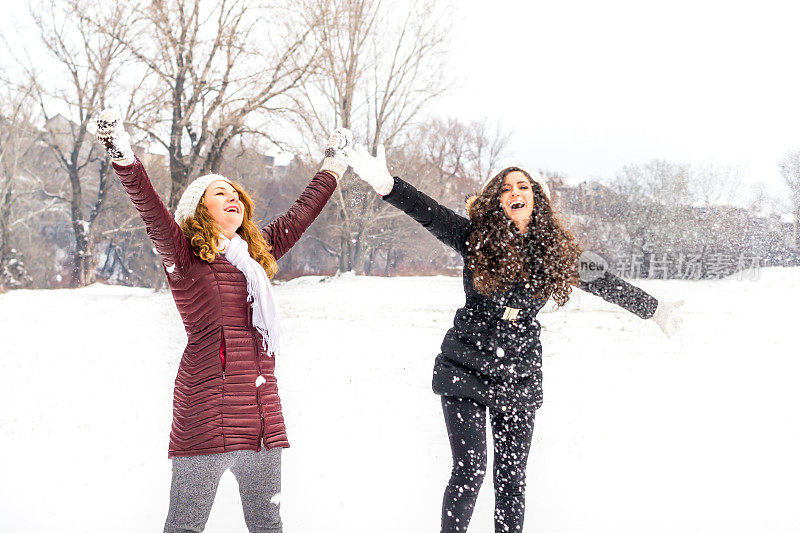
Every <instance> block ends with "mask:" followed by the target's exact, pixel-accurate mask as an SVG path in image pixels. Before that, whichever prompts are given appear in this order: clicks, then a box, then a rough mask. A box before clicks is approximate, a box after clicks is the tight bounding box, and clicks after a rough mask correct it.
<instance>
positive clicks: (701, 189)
mask: <svg viewBox="0 0 800 533" xmlns="http://www.w3.org/2000/svg"><path fill="white" fill-rule="evenodd" d="M742 177H743V173H742V169H741V168H740V167H735V166H720V165H713V164H711V163H707V164H701V165H695V166H694V167H693V168H692V169H691V178H690V181H691V187H690V190H691V192H692V194H693V195H694V197H695V200H696V201H698V202H700V203H701V204H702V205H703V206H705V207H708V206H711V205H714V204H721V203H722V204H730V203H731V202H733V201H734V200H735V199H736V197H737V195H738V194H739V189H740V188H741V185H742Z"/></svg>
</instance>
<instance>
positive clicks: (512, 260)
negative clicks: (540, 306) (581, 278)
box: [467, 167, 581, 306]
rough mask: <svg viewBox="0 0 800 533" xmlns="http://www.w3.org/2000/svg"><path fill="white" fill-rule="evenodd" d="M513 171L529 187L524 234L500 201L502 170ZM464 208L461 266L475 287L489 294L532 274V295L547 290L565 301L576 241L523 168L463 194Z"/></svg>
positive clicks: (573, 275)
mask: <svg viewBox="0 0 800 533" xmlns="http://www.w3.org/2000/svg"><path fill="white" fill-rule="evenodd" d="M514 171H518V172H522V173H523V174H524V175H525V177H526V178H527V179H528V181H529V182H530V184H531V190H532V192H533V200H534V204H533V215H532V217H531V221H530V223H529V224H528V229H527V232H526V234H525V235H523V234H521V233H520V232H519V230H518V229H517V227H516V226H515V225H514V223H513V222H512V221H511V219H510V218H508V216H506V214H505V212H504V211H503V207H502V206H501V203H500V193H501V192H502V189H503V185H504V184H505V179H506V176H508V175H509V174H510V173H511V172H514ZM467 212H468V214H469V219H470V220H471V221H472V231H471V232H470V235H469V246H470V251H471V253H470V254H469V256H468V258H467V267H468V268H469V269H470V270H471V271H472V276H473V283H474V285H475V288H476V289H477V290H478V291H479V292H480V293H482V294H484V295H486V296H489V295H491V294H492V293H495V292H499V291H504V290H507V289H508V288H510V287H511V285H513V284H514V283H518V282H520V281H525V280H532V281H533V286H534V291H535V296H536V297H537V298H541V299H547V298H550V297H551V296H552V297H553V299H554V300H555V301H556V303H557V304H558V305H559V306H561V305H564V304H565V303H567V300H569V295H570V292H572V286H573V285H575V284H577V283H578V256H579V255H580V254H581V247H580V245H579V244H578V242H577V241H576V240H575V237H573V236H572V234H571V233H570V232H569V231H568V230H567V229H566V228H564V226H563V225H562V224H561V222H560V221H559V220H558V218H557V216H556V214H555V212H554V210H553V207H552V206H551V204H550V201H549V200H548V199H547V197H546V196H545V194H544V192H543V191H542V188H541V187H540V186H539V184H538V183H536V181H535V180H533V179H531V176H530V174H528V172H527V171H525V170H524V169H522V168H519V167H508V168H506V169H503V170H501V171H500V172H499V173H498V174H497V175H496V176H495V177H493V178H492V179H491V180H490V181H489V183H487V184H486V186H485V187H484V188H483V191H481V193H480V194H478V195H475V196H472V197H471V198H469V199H468V200H467ZM526 240H527V242H526Z"/></svg>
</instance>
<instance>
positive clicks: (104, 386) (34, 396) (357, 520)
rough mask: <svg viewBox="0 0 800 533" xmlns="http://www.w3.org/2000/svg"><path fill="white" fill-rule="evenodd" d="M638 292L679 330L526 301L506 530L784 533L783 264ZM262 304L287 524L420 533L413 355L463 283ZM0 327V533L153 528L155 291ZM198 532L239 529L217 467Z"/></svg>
mask: <svg viewBox="0 0 800 533" xmlns="http://www.w3.org/2000/svg"><path fill="white" fill-rule="evenodd" d="M639 285H640V286H641V287H643V288H645V289H646V290H647V291H649V292H650V293H651V294H653V295H655V296H656V297H659V298H663V299H667V300H671V299H685V300H686V305H685V307H684V308H683V309H684V313H683V315H684V318H685V322H684V328H683V330H682V331H681V332H680V335H679V338H677V339H673V340H668V339H666V338H665V337H663V336H662V334H661V332H660V330H659V329H658V328H657V326H656V325H655V324H653V323H652V322H651V321H642V320H640V319H638V318H636V317H635V316H634V315H631V314H628V313H627V312H625V311H623V310H621V309H619V308H617V307H614V306H612V305H610V304H607V303H605V302H603V301H602V300H600V299H598V298H596V297H594V296H591V295H588V294H585V293H581V292H580V291H576V292H577V295H576V296H575V297H573V300H572V301H571V303H570V304H569V305H568V306H567V307H566V308H564V309H561V310H558V311H556V312H552V309H549V308H548V309H546V310H545V311H544V312H542V313H541V314H540V320H541V322H542V325H543V334H542V335H543V339H542V342H543V345H544V350H545V359H544V373H545V381H544V384H545V403H544V407H543V408H542V409H541V410H540V411H539V412H538V414H537V421H536V430H535V433H534V443H533V451H532V455H531V460H530V463H529V466H528V479H529V486H528V498H527V499H528V508H527V516H526V530H527V531H536V532H539V533H555V532H565V533H567V532H568V533H573V532H574V533H584V532H587V531H592V532H594V533H602V532H614V533H623V532H631V533H633V532H635V533H641V532H644V531H646V532H648V533H656V532H674V533H689V532H702V533H710V532H725V533H731V532H743V533H744V532H746V533H757V532H770V533H773V532H774V533H777V532H787V533H789V532H792V533H796V532H798V531H800V504H798V502H800V453H798V450H800V416H798V409H800V386H798V381H799V380H800V357H798V353H799V351H798V348H797V343H798V327H800V322H798V311H797V302H798V301H799V300H800V269H780V268H778V269H767V270H763V271H762V272H761V275H760V279H759V280H758V281H749V280H736V279H729V280H721V281H703V282H689V281H687V282H682V281H666V282H665V281H643V282H641V283H639ZM277 293H278V297H279V299H280V302H281V304H282V309H283V314H284V319H285V320H284V324H285V330H286V335H285V342H284V353H283V356H282V358H281V359H280V361H279V363H278V370H277V374H278V382H279V385H280V389H281V396H282V398H283V403H284V411H285V416H286V422H287V426H288V431H289V438H290V440H291V443H292V448H291V449H289V450H287V451H286V452H285V453H284V465H283V468H284V475H283V497H282V504H283V505H282V507H283V511H282V512H283V520H284V524H285V530H286V531H287V533H290V532H294V533H309V532H314V533H318V532H326V533H327V532H343V533H344V532H346V533H353V532H365V533H366V532H369V533H375V532H380V533H386V532H403V533H408V532H414V533H417V532H431V533H433V532H436V531H438V523H439V509H440V503H441V493H442V490H443V488H444V485H445V482H446V480H447V477H448V475H449V469H450V451H449V447H448V444H447V438H446V434H445V429H444V424H443V421H442V415H441V411H440V406H439V399H438V397H437V396H435V395H434V394H433V393H432V392H431V391H430V380H431V368H432V365H433V359H434V356H435V355H436V354H437V353H438V347H439V344H440V342H441V339H442V336H443V335H444V332H445V331H446V330H447V328H448V327H449V324H450V323H451V320H452V315H453V311H454V310H455V309H456V308H457V307H459V306H460V305H461V304H462V303H463V291H462V289H461V279H460V278H445V277H434V278H394V279H385V278H362V277H358V278H355V277H347V276H345V277H340V278H335V279H331V280H322V279H321V278H316V277H307V278H300V279H297V280H294V281H292V282H289V283H285V284H282V285H280V286H279V287H278V288H277ZM0 332H1V335H2V339H0V340H1V341H2V344H1V346H2V348H1V349H0V376H2V382H1V383H0V446H2V453H0V531H3V532H25V531H33V532H54V531H57V532H98V533H100V532H102V533H107V532H109V531H114V532H142V531H159V530H160V529H161V528H162V527H163V520H164V518H165V515H166V509H167V503H168V494H169V479H170V462H169V460H168V459H167V457H166V455H167V453H166V452H167V439H168V433H169V427H170V421H171V397H172V384H173V379H174V375H175V372H176V369H177V364H178V358H179V356H180V353H181V351H182V348H183V343H184V341H185V335H184V333H183V328H182V325H181V323H180V320H179V318H178V314H177V312H176V310H175V308H174V305H173V303H172V300H171V297H170V295H169V294H167V293H153V292H152V291H149V290H143V289H130V288H122V287H109V286H100V285H96V286H92V287H88V288H86V289H81V290H58V291H14V292H11V293H8V294H5V295H0ZM492 505H493V497H492V488H491V478H490V476H487V479H486V482H485V483H484V489H483V490H482V491H481V495H480V499H479V502H478V507H477V509H476V511H475V515H474V517H473V521H472V525H471V527H470V531H471V532H474V533H481V532H489V531H492V530H493V529H492V526H491V512H492ZM207 531H208V532H212V533H213V532H225V533H227V532H234V531H246V529H245V526H244V519H243V518H242V513H241V510H240V507H239V497H238V492H237V488H236V482H235V480H234V478H233V476H232V475H230V473H227V474H226V475H225V477H224V478H223V481H222V483H221V485H220V488H219V492H218V493H217V499H216V502H215V504H214V508H213V510H212V512H211V519H210V520H209V524H208V528H207Z"/></svg>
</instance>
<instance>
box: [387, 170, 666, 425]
mask: <svg viewBox="0 0 800 533" xmlns="http://www.w3.org/2000/svg"><path fill="white" fill-rule="evenodd" d="M383 199H384V200H386V201H387V202H388V203H390V204H392V205H393V206H395V207H397V208H398V209H400V210H402V211H403V212H405V213H406V214H408V215H409V216H410V217H411V218H413V219H414V220H416V221H417V222H419V223H420V224H422V226H423V227H424V228H425V229H427V230H428V231H430V232H431V233H432V234H433V235H434V236H435V237H436V238H437V239H439V240H440V241H442V242H443V243H444V244H446V245H447V246H450V247H451V248H453V249H454V250H456V251H457V252H458V253H459V254H461V256H462V257H463V258H464V259H465V261H464V263H465V266H464V274H463V278H464V292H465V293H466V302H465V305H464V306H463V307H462V308H460V309H459V310H458V311H456V316H455V319H454V321H453V327H452V328H450V330H449V331H448V332H447V333H446V334H445V337H444V341H443V342H442V348H441V350H442V352H441V353H440V354H439V355H438V356H437V357H436V363H435V365H434V371H433V390H434V392H435V393H436V394H440V395H444V396H455V397H460V398H470V399H473V400H476V401H477V402H479V403H481V404H483V405H486V406H488V407H490V408H492V409H495V410H500V411H505V410H507V409H538V408H539V407H541V405H542V345H541V343H540V341H539V333H540V331H541V326H540V325H539V321H538V320H536V314H537V313H538V312H539V310H540V309H541V308H542V307H544V305H545V303H546V302H547V300H543V299H537V298H535V297H534V287H533V283H532V280H531V282H530V283H529V282H524V283H517V284H515V285H513V286H512V287H511V288H510V289H508V290H506V291H504V292H499V293H496V294H493V295H492V296H491V297H487V296H484V295H483V294H481V293H480V292H478V291H477V289H475V286H474V285H473V283H472V272H471V271H470V270H469V268H467V267H466V255H467V253H468V239H469V234H470V231H471V229H472V223H471V222H470V220H469V219H467V218H464V217H462V216H460V215H458V214H456V213H455V212H453V211H452V210H450V209H448V208H447V207H444V206H442V205H440V204H439V203H437V202H436V201H435V200H433V199H432V198H430V197H428V196H426V195H425V194H423V193H421V192H420V191H418V190H417V189H415V188H414V187H413V186H411V185H410V184H408V183H406V182H405V181H403V180H401V179H400V178H395V183H394V187H393V188H392V191H391V193H389V194H388V195H386V196H384V197H383ZM579 287H580V288H581V289H583V290H585V291H588V292H590V293H592V294H595V295H597V296H600V297H602V298H603V299H605V300H607V301H609V302H612V303H615V304H617V305H620V306H621V307H623V308H625V309H627V310H628V311H631V312H632V313H635V314H636V315H638V316H639V317H641V318H650V317H651V316H653V313H654V312H655V310H656V307H657V306H658V301H657V300H656V299H655V298H653V297H652V296H650V295H649V294H647V293H646V292H644V291H643V290H641V289H639V288H637V287H634V286H633V285H630V284H629V283H627V282H625V281H623V280H622V279H620V278H618V277H616V276H614V275H613V274H611V273H609V272H606V274H605V276H604V277H601V278H599V279H597V280H595V281H592V282H591V283H585V282H581V283H580V284H579ZM507 308H514V309H520V310H521V311H520V312H519V314H518V316H517V318H516V320H510V319H508V318H509V317H508V313H509V312H511V313H513V311H509V310H508V309H507ZM504 314H505V315H506V317H507V319H504V318H503V316H504Z"/></svg>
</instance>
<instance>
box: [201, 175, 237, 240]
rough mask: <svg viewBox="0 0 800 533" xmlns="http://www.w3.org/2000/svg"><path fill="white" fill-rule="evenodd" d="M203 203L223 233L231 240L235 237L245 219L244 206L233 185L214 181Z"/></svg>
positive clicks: (204, 195) (207, 188)
mask: <svg viewBox="0 0 800 533" xmlns="http://www.w3.org/2000/svg"><path fill="white" fill-rule="evenodd" d="M203 203H204V204H205V206H206V209H208V212H209V214H210V215H211V218H213V219H214V222H216V223H217V225H218V226H219V227H220V229H222V233H223V234H224V235H225V236H226V237H227V238H229V239H230V238H231V237H233V234H234V233H236V230H237V229H239V226H241V225H242V219H243V218H244V205H243V204H242V201H241V200H240V199H239V193H238V192H236V189H234V188H233V185H231V184H230V183H228V182H227V181H223V180H217V181H212V182H211V184H210V185H209V186H208V187H206V192H205V194H203Z"/></svg>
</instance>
